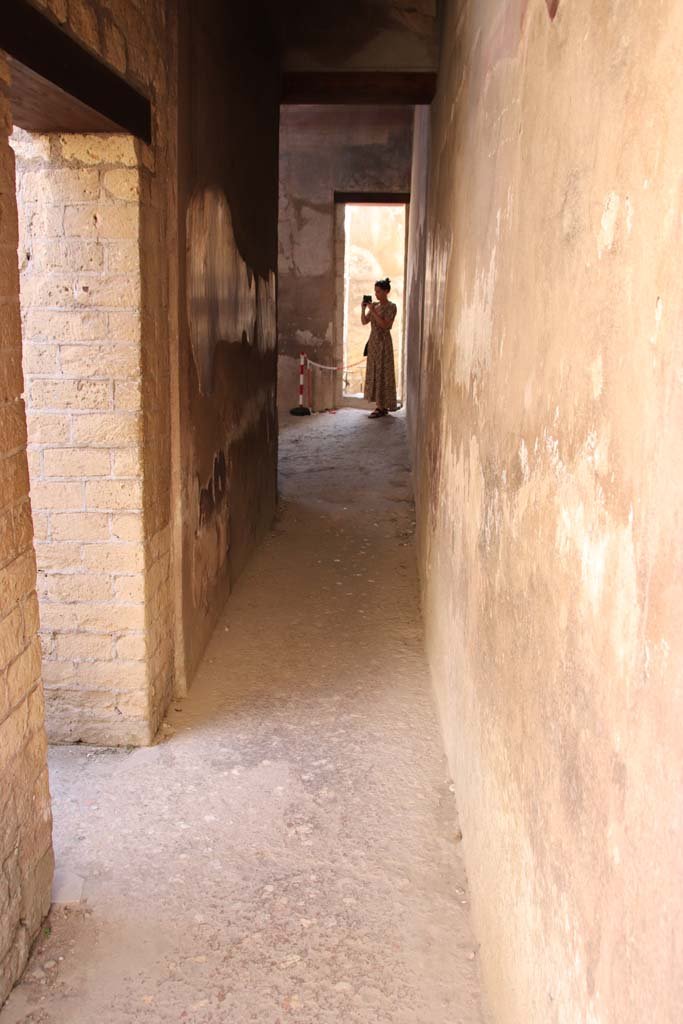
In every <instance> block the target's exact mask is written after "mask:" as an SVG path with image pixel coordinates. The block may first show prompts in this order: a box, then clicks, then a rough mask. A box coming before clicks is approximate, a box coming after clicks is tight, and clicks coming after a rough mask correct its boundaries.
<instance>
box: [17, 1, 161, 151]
mask: <svg viewBox="0 0 683 1024" xmlns="http://www.w3.org/2000/svg"><path fill="white" fill-rule="evenodd" d="M7 7H8V9H7ZM0 49H1V50H4V51H5V53H6V54H7V56H8V58H9V63H10V71H11V75H12V84H11V87H10V98H11V101H12V116H13V118H14V123H15V124H17V125H18V126H19V127H20V128H26V129H27V130H28V131H40V132H46V131H62V132H69V131H72V132H83V131H93V132H126V133H128V134H131V135H135V136H136V137H137V138H140V139H142V140H143V141H145V142H151V139H152V110H151V105H150V102H149V100H148V99H147V98H146V97H145V96H143V95H142V94H141V93H139V92H137V90H136V89H134V88H133V86H131V85H130V84H129V83H128V82H126V81H125V80H124V79H123V78H121V77H120V76H119V75H117V74H116V72H114V71H112V70H111V68H108V67H107V66H106V65H105V64H103V63H102V62H101V61H99V60H98V59H97V58H96V57H95V56H93V54H91V53H89V52H88V51H87V50H85V49H84V48H83V47H82V46H80V45H79V44H78V43H77V42H76V41H75V40H74V39H72V38H71V36H69V35H67V34H66V32H63V31H62V30H61V29H60V28H59V27H58V26H57V25H55V24H54V22H52V21H50V19H49V18H47V17H46V16H45V15H44V14H42V13H41V12H40V11H38V10H36V8H34V7H32V6H31V4H30V3H28V2H27V0H11V3H10V4H9V5H6V9H3V12H2V17H0Z"/></svg>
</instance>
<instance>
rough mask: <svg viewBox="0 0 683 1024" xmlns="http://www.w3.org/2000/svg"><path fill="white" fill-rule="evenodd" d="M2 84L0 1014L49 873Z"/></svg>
mask: <svg viewBox="0 0 683 1024" xmlns="http://www.w3.org/2000/svg"><path fill="white" fill-rule="evenodd" d="M8 84H9V69H8V67H7V62H6V60H5V58H4V56H3V55H2V54H0V589H1V594H2V596H1V598H0V1006H1V1005H2V1003H3V1002H4V1000H5V998H6V997H7V994H8V993H9V991H10V989H11V988H12V985H13V984H14V982H15V981H16V979H17V978H18V977H19V975H20V974H21V971H22V970H23V969H24V966H25V964H26V961H27V958H28V954H29V950H30V948H31V944H32V943H33V940H34V939H35V937H36V935H37V933H38V929H39V928H40V924H41V921H42V919H43V917H44V915H45V914H46V913H47V911H48V909H49V906H50V888H51V883H52V869H53V855H52V817H51V812H50V794H49V789H48V777H47V747H46V739H45V728H44V702H43V688H42V683H41V679H40V641H39V639H38V598H37V596H36V562H35V554H34V550H33V525H32V521H31V506H30V502H29V475H28V462H27V458H26V416H25V412H24V403H23V400H22V397H21V396H22V391H23V380H22V369H21V318H20V308H19V269H18V265H17V255H16V254H17V244H18V239H19V232H18V217H17V205H16V196H15V177H14V173H15V172H14V153H13V152H12V150H11V149H10V147H9V143H8V134H9V132H10V130H11V127H12V122H11V117H10V110H9V102H8V98H7V87H8Z"/></svg>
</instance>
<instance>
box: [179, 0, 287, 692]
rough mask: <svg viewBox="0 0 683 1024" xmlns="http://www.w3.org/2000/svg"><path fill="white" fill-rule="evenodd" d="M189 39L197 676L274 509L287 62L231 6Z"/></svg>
mask: <svg viewBox="0 0 683 1024" xmlns="http://www.w3.org/2000/svg"><path fill="white" fill-rule="evenodd" d="M180 39H181V74H180V122H179V131H180V135H181V136H182V137H183V138H184V139H186V140H187V145H186V146H185V147H184V148H183V150H182V152H181V154H180V171H179V205H180V211H181V223H180V231H181V236H182V248H183V249H184V251H185V253H186V256H187V258H186V261H185V265H184V266H183V267H181V278H180V289H181V301H180V308H181V338H180V352H179V365H180V369H179V375H178V386H179V390H180V398H179V401H180V417H179V420H180V422H179V425H178V431H179V439H180V450H179V453H178V458H179V461H180V466H179V471H178V472H179V477H180V482H181V489H182V494H181V501H182V565H183V569H182V588H181V589H182V619H183V642H184V665H183V674H184V677H185V679H186V680H187V681H189V680H190V679H191V677H192V675H193V673H194V670H195V668H196V666H197V664H198V661H199V659H200V657H201V655H202V653H203V650H204V646H205V644H206V642H207V640H208V638H209V636H210V635H211V631H212V629H213V627H214V624H215V622H216V619H217V616H218V615H219V614H220V611H221V609H222V607H223V605H224V603H225V601H226V600H227V597H228V595H229V593H230V590H231V587H232V583H233V581H234V580H235V578H236V577H237V575H238V574H239V572H240V571H241V569H242V567H243V566H244V564H245V562H246V560H247V558H248V556H249V554H250V552H251V551H252V550H253V548H254V546H255V544H256V543H257V542H258V540H260V538H261V537H262V536H263V533H264V532H265V530H266V529H267V528H268V526H269V525H270V523H271V520H272V517H273V515H274V512H275V501H276V458H277V430H276V426H275V377H276V355H275V343H276V333H275V322H276V311H275V302H276V281H275V273H276V269H277V268H276V246H277V235H276V231H277V194H278V192H277V174H278V159H277V146H278V116H279V113H278V96H279V77H278V76H279V67H278V61H277V58H276V55H275V53H274V50H273V45H274V44H273V41H272V40H270V39H269V38H268V34H267V32H265V31H264V29H263V24H262V22H260V21H259V20H258V19H256V18H255V17H254V12H253V11H249V10H245V9H242V8H239V9H238V8H235V7H234V5H231V6H230V7H229V8H228V7H227V6H225V5H221V4H218V3H217V2H214V0H200V2H199V3H197V4H194V5H193V6H192V8H188V9H186V10H184V11H183V13H182V19H181V31H180ZM217 125H220V130H218V131H217V130H216V126H217ZM217 467H218V474H217ZM223 467H224V468H223Z"/></svg>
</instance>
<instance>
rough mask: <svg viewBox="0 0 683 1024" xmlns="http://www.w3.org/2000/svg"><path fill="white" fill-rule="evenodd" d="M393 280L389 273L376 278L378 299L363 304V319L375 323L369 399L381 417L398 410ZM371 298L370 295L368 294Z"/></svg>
mask: <svg viewBox="0 0 683 1024" xmlns="http://www.w3.org/2000/svg"><path fill="white" fill-rule="evenodd" d="M390 291H391V281H390V280H389V278H388V277H386V278H385V279H384V280H383V281H377V282H375V296H376V298H377V302H371V303H368V302H365V300H364V301H363V305H362V307H361V317H360V319H361V323H362V324H372V329H371V331H370V339H369V341H368V365H367V369H366V372H365V399H366V401H368V402H374V403H375V405H376V406H377V408H376V409H375V411H374V412H371V413H370V419H371V420H377V419H379V418H380V417H381V416H386V415H387V413H389V412H394V411H395V410H396V373H395V370H394V346H393V343H392V340H391V328H392V326H393V323H394V319H395V317H396V305H395V303H393V302H389V292H390ZM366 298H367V296H366Z"/></svg>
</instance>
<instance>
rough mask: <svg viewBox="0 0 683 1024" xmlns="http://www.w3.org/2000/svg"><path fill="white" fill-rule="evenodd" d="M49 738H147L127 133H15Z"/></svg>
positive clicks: (133, 176)
mask: <svg viewBox="0 0 683 1024" xmlns="http://www.w3.org/2000/svg"><path fill="white" fill-rule="evenodd" d="M12 141H13V146H14V148H15V152H16V154H17V189H18V193H17V194H18V206H19V214H20V239H19V259H20V268H21V305H22V324H23V337H24V371H25V378H26V395H27V418H28V440H29V465H30V474H31V501H32V506H33V513H34V518H35V529H36V555H37V563H38V573H39V596H40V605H41V639H42V644H43V659H44V668H43V676H44V681H45V690H46V699H47V721H48V732H49V735H50V738H51V739H53V740H60V741H71V742H73V741H78V740H82V741H86V742H103V743H105V742H108V743H111V742H124V743H129V742H131V743H134V742H140V741H142V740H143V739H144V738H145V736H146V735H147V732H148V718H149V709H148V694H147V686H148V679H147V664H146V653H147V652H146V637H145V579H144V571H145V550H144V540H145V530H144V521H143V493H142V488H143V485H142V480H143V457H142V449H141V444H142V430H141V385H140V370H141V353H140V346H141V340H142V323H141V282H140V172H139V168H138V157H137V153H136V148H135V143H134V141H133V140H132V139H131V138H128V137H126V136H96V135H90V136H87V135H86V136H81V135H67V136H56V135H55V136H51V135H43V136H37V137H34V136H30V135H27V133H25V132H21V131H18V130H17V131H15V133H14V135H13V140H12Z"/></svg>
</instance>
